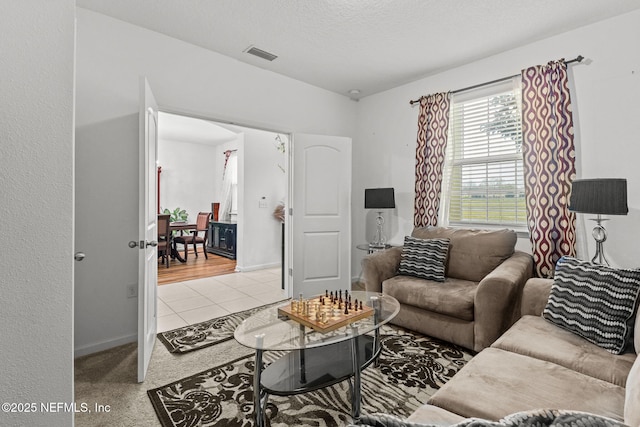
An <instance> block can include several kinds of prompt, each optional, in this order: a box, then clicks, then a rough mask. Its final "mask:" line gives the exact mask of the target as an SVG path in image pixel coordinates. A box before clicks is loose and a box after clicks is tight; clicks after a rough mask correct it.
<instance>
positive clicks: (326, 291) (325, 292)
mask: <svg viewBox="0 0 640 427" xmlns="http://www.w3.org/2000/svg"><path fill="white" fill-rule="evenodd" d="M324 296H325V297H328V296H329V291H328V290H327V289H325V290H324Z"/></svg>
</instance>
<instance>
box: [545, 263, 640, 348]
mask: <svg viewBox="0 0 640 427" xmlns="http://www.w3.org/2000/svg"><path fill="white" fill-rule="evenodd" d="M638 294H640V270H637V269H629V270H623V269H617V268H612V267H609V266H605V265H600V264H595V263H592V262H589V261H581V260H578V259H575V258H571V257H562V258H560V259H559V260H558V262H557V264H556V271H555V276H554V278H553V285H552V286H551V293H550V295H549V300H548V301H547V305H546V307H545V309H544V311H543V313H542V315H543V317H544V318H545V319H547V320H548V321H550V322H552V323H553V324H555V325H556V326H559V327H561V328H563V329H566V330H568V331H570V332H573V333H574V334H576V335H579V336H581V337H583V338H584V339H586V340H587V341H590V342H592V343H593V344H596V345H598V346H600V347H602V348H604V349H605V350H607V351H609V352H611V353H614V354H620V353H622V352H623V351H624V350H625V348H626V347H627V343H628V342H629V341H630V339H631V334H632V332H633V322H634V314H635V311H636V307H637V304H638Z"/></svg>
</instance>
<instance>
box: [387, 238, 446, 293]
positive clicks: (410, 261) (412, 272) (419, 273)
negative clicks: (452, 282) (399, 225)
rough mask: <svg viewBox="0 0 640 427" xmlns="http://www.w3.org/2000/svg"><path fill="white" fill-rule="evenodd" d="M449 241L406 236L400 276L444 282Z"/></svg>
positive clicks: (399, 270)
mask: <svg viewBox="0 0 640 427" xmlns="http://www.w3.org/2000/svg"><path fill="white" fill-rule="evenodd" d="M448 252H449V239H418V238H417V237H411V236H405V238H404V246H403V247H402V255H401V257H400V267H399V269H398V274H403V275H406V276H414V277H419V278H421V279H427V280H435V281H436V282H444V266H445V263H446V261H447V253H448Z"/></svg>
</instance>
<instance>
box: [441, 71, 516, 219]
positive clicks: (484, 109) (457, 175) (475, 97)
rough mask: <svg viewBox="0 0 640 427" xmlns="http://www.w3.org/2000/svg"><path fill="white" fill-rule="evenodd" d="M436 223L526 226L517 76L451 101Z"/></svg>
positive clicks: (456, 97) (459, 95) (456, 95)
mask: <svg viewBox="0 0 640 427" xmlns="http://www.w3.org/2000/svg"><path fill="white" fill-rule="evenodd" d="M450 114H451V117H450V124H449V140H448V142H447V153H446V157H447V159H446V164H445V182H444V186H443V190H444V191H443V203H442V207H443V208H442V211H441V213H440V214H441V219H442V221H441V223H446V224H449V225H453V226H455V225H460V226H470V225H472V226H479V227H485V228H486V227H487V226H499V227H510V228H513V229H517V230H526V225H527V223H526V207H525V194H524V179H523V171H522V124H521V105H520V88H519V79H514V80H513V81H508V82H507V83H506V84H505V83H501V84H499V85H493V86H490V87H484V88H482V89H481V90H476V91H473V92H465V93H463V94H455V95H453V96H452V100H451V113H450Z"/></svg>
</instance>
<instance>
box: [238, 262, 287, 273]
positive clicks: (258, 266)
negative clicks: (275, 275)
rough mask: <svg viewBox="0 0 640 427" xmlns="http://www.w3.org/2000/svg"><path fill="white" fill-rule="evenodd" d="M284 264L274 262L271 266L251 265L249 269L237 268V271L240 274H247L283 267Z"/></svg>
mask: <svg viewBox="0 0 640 427" xmlns="http://www.w3.org/2000/svg"><path fill="white" fill-rule="evenodd" d="M281 266H282V264H281V263H279V262H274V263H271V264H261V265H251V266H249V267H238V266H236V271H237V272H239V273H246V272H248V271H256V270H264V269H265V268H278V267H281Z"/></svg>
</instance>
